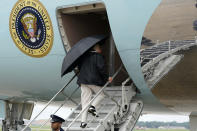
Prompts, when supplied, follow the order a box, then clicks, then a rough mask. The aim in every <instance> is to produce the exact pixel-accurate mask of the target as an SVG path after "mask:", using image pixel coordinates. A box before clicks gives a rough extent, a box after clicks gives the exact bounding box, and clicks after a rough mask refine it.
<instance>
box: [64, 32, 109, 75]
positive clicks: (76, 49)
mask: <svg viewBox="0 0 197 131" xmlns="http://www.w3.org/2000/svg"><path fill="white" fill-rule="evenodd" d="M105 39H106V36H105V35H95V36H90V37H86V38H83V39H81V40H80V41H79V42H77V43H76V44H75V45H74V46H73V47H72V48H71V49H70V51H69V52H68V53H67V55H66V56H65V58H64V61H63V64H62V71H61V76H62V77H63V76H64V75H65V74H67V73H69V72H71V71H72V70H73V69H74V68H75V67H76V66H77V64H78V60H79V58H80V57H81V56H82V55H83V54H84V53H85V52H87V51H88V50H89V49H90V48H91V47H93V46H94V45H95V44H97V43H100V42H102V41H104V40H105Z"/></svg>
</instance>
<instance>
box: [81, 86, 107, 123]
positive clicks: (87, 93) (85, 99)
mask: <svg viewBox="0 0 197 131" xmlns="http://www.w3.org/2000/svg"><path fill="white" fill-rule="evenodd" d="M100 89H101V87H100V86H95V85H85V84H81V104H82V110H83V109H84V108H85V107H86V106H87V104H88V103H89V102H90V101H91V99H92V94H93V93H95V94H97V93H98V92H99V90H100ZM104 97H105V95H104V93H103V92H101V93H100V94H99V95H98V96H97V98H96V99H94V101H93V102H92V104H91V105H92V106H94V107H95V108H97V107H98V105H99V103H100V101H101V100H102V99H103V98H104ZM87 115H88V108H87V109H86V110H85V111H84V112H83V113H82V119H81V122H86V121H87Z"/></svg>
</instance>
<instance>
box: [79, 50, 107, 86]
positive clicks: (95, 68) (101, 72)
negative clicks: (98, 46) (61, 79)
mask: <svg viewBox="0 0 197 131" xmlns="http://www.w3.org/2000/svg"><path fill="white" fill-rule="evenodd" d="M78 68H79V75H78V81H77V83H78V84H79V86H80V85H81V84H87V85H96V86H103V85H104V84H105V83H106V82H107V80H108V75H107V72H106V68H105V61H104V58H103V56H102V55H101V54H99V53H96V52H88V53H86V54H85V55H84V56H83V57H82V58H81V59H80V60H79V66H78Z"/></svg>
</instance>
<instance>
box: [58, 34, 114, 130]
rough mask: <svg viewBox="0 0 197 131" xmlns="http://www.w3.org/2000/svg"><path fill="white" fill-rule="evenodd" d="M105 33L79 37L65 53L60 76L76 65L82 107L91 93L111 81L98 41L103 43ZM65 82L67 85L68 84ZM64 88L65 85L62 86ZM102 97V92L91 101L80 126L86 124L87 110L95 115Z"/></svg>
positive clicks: (85, 104) (88, 100)
mask: <svg viewBox="0 0 197 131" xmlns="http://www.w3.org/2000/svg"><path fill="white" fill-rule="evenodd" d="M105 39H106V36H105V35H94V36H89V37H86V38H83V39H81V40H80V41H79V42H77V43H76V44H75V45H73V46H72V48H71V49H70V50H69V51H68V53H67V54H66V56H65V58H64V61H63V64H62V71H61V76H62V77H63V76H64V75H66V74H67V73H69V72H71V71H73V70H74V68H75V67H76V66H78V68H79V75H78V81H77V83H78V85H79V86H80V87H81V103H82V109H84V108H85V107H86V106H87V104H88V103H89V102H90V101H91V97H92V93H93V92H94V93H97V92H98V91H99V90H100V89H101V87H102V86H103V85H104V84H105V83H106V82H107V81H109V82H110V83H111V81H112V77H109V78H108V76H107V73H106V69H105V62H104V58H103V56H102V55H101V52H102V50H101V48H100V45H99V44H98V43H104V40H105ZM76 75H77V73H76V74H75V75H74V76H73V77H72V79H71V80H70V81H69V82H68V84H69V83H70V82H71V81H72V80H73V79H74V78H75V77H76ZM68 84H67V85H68ZM64 88H65V87H64ZM103 98H104V93H103V92H101V94H100V95H98V97H97V98H96V99H95V100H94V101H93V103H92V105H91V106H90V107H89V109H88V110H85V111H84V112H83V114H82V122H81V126H80V127H82V128H85V127H86V126H87V123H86V120H87V112H89V113H91V114H92V115H93V116H97V117H98V115H97V113H96V107H97V105H98V104H99V102H100V101H101V100H102V99H103Z"/></svg>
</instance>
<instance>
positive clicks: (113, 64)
mask: <svg viewBox="0 0 197 131" xmlns="http://www.w3.org/2000/svg"><path fill="white" fill-rule="evenodd" d="M57 19H58V24H59V30H60V34H61V37H62V41H63V43H64V47H65V50H66V52H67V51H69V50H70V48H71V47H72V46H73V45H74V44H75V43H77V42H78V41H79V40H81V39H83V38H85V37H88V36H93V35H101V34H104V35H107V36H109V37H108V39H107V40H106V41H105V43H104V44H103V45H102V47H101V48H102V54H103V56H104V58H105V61H106V66H107V69H108V72H109V75H110V76H112V75H113V74H114V73H115V71H116V70H117V69H118V68H119V66H120V65H121V64H122V61H121V59H120V56H119V54H118V51H117V49H116V47H115V44H114V41H113V37H112V35H111V30H110V25H109V21H108V17H107V12H106V9H105V6H104V5H103V4H101V3H96V4H90V5H83V6H75V7H69V8H59V9H58V11H57ZM127 78H128V73H127V71H126V69H122V70H121V72H120V73H119V75H118V76H117V77H116V78H115V79H114V81H113V85H117V86H120V85H121V84H122V82H123V81H124V80H125V79H127Z"/></svg>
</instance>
